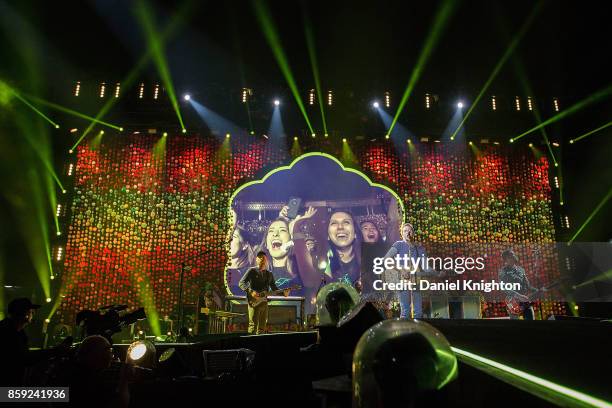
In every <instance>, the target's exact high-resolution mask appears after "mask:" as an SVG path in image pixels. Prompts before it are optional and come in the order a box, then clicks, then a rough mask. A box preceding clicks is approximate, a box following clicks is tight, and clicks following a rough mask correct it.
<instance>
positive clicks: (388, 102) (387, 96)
mask: <svg viewBox="0 0 612 408" xmlns="http://www.w3.org/2000/svg"><path fill="white" fill-rule="evenodd" d="M390 107H391V94H390V93H389V91H387V92H385V108H390Z"/></svg>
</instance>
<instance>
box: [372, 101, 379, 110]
mask: <svg viewBox="0 0 612 408" xmlns="http://www.w3.org/2000/svg"><path fill="white" fill-rule="evenodd" d="M372 106H373V107H374V108H375V109H378V107H379V106H380V104H379V103H378V102H374V103H373V104H372Z"/></svg>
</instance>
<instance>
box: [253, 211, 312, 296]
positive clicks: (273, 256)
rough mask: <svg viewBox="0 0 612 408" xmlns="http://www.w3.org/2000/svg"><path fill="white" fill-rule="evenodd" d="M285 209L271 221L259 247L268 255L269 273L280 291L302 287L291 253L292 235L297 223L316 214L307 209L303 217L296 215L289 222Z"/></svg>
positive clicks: (294, 258)
mask: <svg viewBox="0 0 612 408" xmlns="http://www.w3.org/2000/svg"><path fill="white" fill-rule="evenodd" d="M287 209H288V207H287V206H285V207H283V209H282V210H281V211H280V214H279V217H278V218H277V219H275V220H274V221H272V223H271V224H270V226H269V227H268V229H267V230H266V233H265V234H264V236H263V240H262V242H261V245H260V250H262V251H264V252H265V253H266V254H268V261H269V265H270V272H272V275H274V279H275V280H276V286H278V287H279V288H280V289H282V288H286V287H289V286H293V285H299V286H302V278H301V276H300V272H299V268H298V263H297V260H296V257H295V254H294V253H293V239H292V234H293V229H294V227H295V224H296V223H297V222H299V221H301V220H305V219H307V218H310V217H312V216H313V215H314V214H315V213H316V209H314V208H309V209H308V210H307V211H306V213H305V214H304V215H298V216H297V217H296V218H295V219H294V220H292V221H290V222H289V221H288V218H287V217H286V214H287ZM296 293H299V291H298V292H296Z"/></svg>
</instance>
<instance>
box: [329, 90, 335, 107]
mask: <svg viewBox="0 0 612 408" xmlns="http://www.w3.org/2000/svg"><path fill="white" fill-rule="evenodd" d="M333 103H334V93H333V92H332V91H331V90H329V91H327V106H332V105H333Z"/></svg>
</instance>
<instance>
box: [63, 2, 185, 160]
mask: <svg viewBox="0 0 612 408" xmlns="http://www.w3.org/2000/svg"><path fill="white" fill-rule="evenodd" d="M195 4H196V2H195V1H186V2H184V3H183V5H182V6H181V8H180V9H179V11H178V12H177V13H176V14H175V15H174V16H173V18H172V20H171V21H170V23H168V25H167V26H166V27H165V29H164V30H163V31H162V34H161V35H160V41H162V42H166V41H168V39H169V38H170V37H172V35H173V34H174V33H175V32H176V30H177V29H178V27H179V26H180V24H181V23H182V22H183V20H184V19H185V18H186V16H188V15H192V14H193V13H191V12H192V10H193V6H194V5H195ZM151 55H152V54H151V50H150V49H147V50H146V51H145V53H144V54H143V55H142V56H141V57H140V59H139V60H138V61H137V62H136V65H134V68H132V70H131V71H130V72H129V73H128V75H127V76H126V77H125V78H124V79H123V80H122V81H121V84H122V87H123V88H124V89H127V88H129V87H131V86H132V84H133V83H134V82H135V81H136V79H137V78H138V75H139V74H140V72H141V71H142V70H143V69H144V67H145V66H146V65H147V63H148V62H149V60H150V59H151ZM117 99H118V98H109V99H107V101H106V102H105V103H104V105H103V106H102V108H100V110H99V111H98V113H97V114H96V117H95V119H96V120H100V119H101V118H103V117H104V116H106V114H107V113H108V112H109V111H110V110H111V109H112V108H113V106H114V105H115V103H116V102H117ZM94 126H95V122H91V123H90V124H89V126H87V128H86V129H85V131H84V132H83V134H82V135H81V138H80V139H79V143H80V142H81V141H82V140H83V139H84V138H85V136H87V135H88V134H89V132H91V131H92V129H93V128H94ZM77 146H78V143H77V144H76V145H74V146H73V147H72V150H74V149H75V148H76V147H77Z"/></svg>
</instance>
